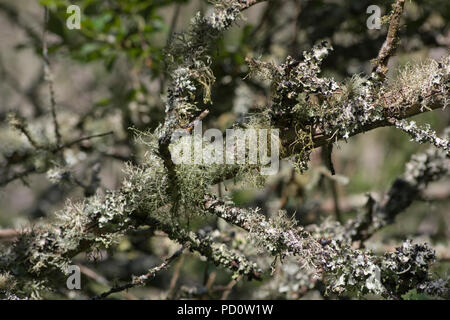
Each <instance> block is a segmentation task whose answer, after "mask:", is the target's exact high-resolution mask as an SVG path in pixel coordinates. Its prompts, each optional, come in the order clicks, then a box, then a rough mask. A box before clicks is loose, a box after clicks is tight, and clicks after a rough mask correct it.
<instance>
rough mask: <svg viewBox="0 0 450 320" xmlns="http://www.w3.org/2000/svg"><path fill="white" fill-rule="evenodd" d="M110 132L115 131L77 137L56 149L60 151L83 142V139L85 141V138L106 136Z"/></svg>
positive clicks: (110, 132)
mask: <svg viewBox="0 0 450 320" xmlns="http://www.w3.org/2000/svg"><path fill="white" fill-rule="evenodd" d="M110 134H114V132H113V131H108V132H105V133H99V134H94V135H91V136H86V137H81V138H77V139H75V140H72V141H70V142H67V143H65V144H63V145H59V146H58V147H57V148H56V149H55V151H59V150H61V149H65V148H69V147H71V146H73V145H74V144H77V143H80V142H83V141H85V140H90V139H93V138H100V137H104V136H107V135H110Z"/></svg>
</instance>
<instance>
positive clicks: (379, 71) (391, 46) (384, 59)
mask: <svg viewBox="0 0 450 320" xmlns="http://www.w3.org/2000/svg"><path fill="white" fill-rule="evenodd" d="M404 5H405V0H397V1H396V3H395V5H394V8H393V11H392V14H391V21H390V22H389V29H388V33H387V36H386V40H385V41H384V43H383V46H382V47H381V49H380V52H379V53H378V57H377V58H376V59H375V61H374V62H375V66H374V70H373V72H375V74H376V75H377V76H378V79H380V80H383V79H384V78H385V77H386V73H387V71H388V68H387V65H388V62H389V58H390V57H391V56H392V55H393V54H394V52H395V49H396V48H397V45H398V31H399V29H400V18H401V16H402V13H403V8H404Z"/></svg>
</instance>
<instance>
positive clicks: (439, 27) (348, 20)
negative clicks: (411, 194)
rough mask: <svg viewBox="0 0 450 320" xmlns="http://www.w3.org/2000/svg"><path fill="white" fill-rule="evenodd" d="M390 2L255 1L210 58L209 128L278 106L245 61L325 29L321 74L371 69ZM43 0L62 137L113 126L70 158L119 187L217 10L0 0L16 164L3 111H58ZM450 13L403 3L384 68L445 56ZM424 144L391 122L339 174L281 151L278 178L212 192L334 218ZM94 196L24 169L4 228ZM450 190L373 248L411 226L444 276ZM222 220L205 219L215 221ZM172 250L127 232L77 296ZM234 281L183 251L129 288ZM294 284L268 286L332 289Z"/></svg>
mask: <svg viewBox="0 0 450 320" xmlns="http://www.w3.org/2000/svg"><path fill="white" fill-rule="evenodd" d="M391 3H392V2H391V1H387V0H377V1H373V0H360V1H352V0H279V1H276V0H273V1H268V3H264V4H260V5H257V6H255V7H254V8H252V9H251V10H248V11H247V12H246V13H245V16H246V18H245V19H244V20H243V21H241V22H240V23H239V25H238V26H236V27H233V28H232V29H231V30H230V31H229V32H228V33H227V34H226V35H225V36H224V37H223V38H220V39H219V40H218V41H217V42H216V43H215V44H214V47H213V48H212V52H211V61H212V65H211V67H212V70H213V71H214V75H215V77H216V83H215V85H214V87H213V91H212V101H213V103H212V105H208V106H207V108H208V109H209V110H210V111H211V112H210V114H209V115H208V117H207V118H206V119H205V121H204V127H216V128H220V129H226V128H227V127H229V126H230V125H231V123H233V122H235V121H239V120H240V119H242V118H243V117H245V116H246V114H249V113H251V112H252V110H255V109H257V108H261V107H264V105H267V104H268V103H269V101H270V88H269V87H268V84H267V83H264V82H260V81H258V80H253V79H249V78H246V76H247V74H248V68H247V65H246V63H245V58H246V57H262V58H264V59H266V60H271V61H275V62H280V61H282V60H284V59H285V57H286V56H287V55H291V56H293V57H299V56H300V55H301V53H302V51H303V50H307V49H309V48H311V47H312V46H313V45H314V44H315V43H317V42H319V41H321V40H323V39H327V40H329V41H330V42H331V43H332V45H333V47H334V52H333V54H331V55H330V56H329V57H328V58H327V59H326V60H325V62H324V65H323V73H324V74H326V75H331V76H334V77H335V78H336V79H337V80H343V79H345V78H346V77H349V76H351V75H353V74H355V73H368V72H369V71H370V59H373V58H374V57H376V56H377V53H378V50H379V48H380V47H381V45H382V43H383V41H384V39H385V34H386V26H385V25H383V26H382V28H381V30H368V28H367V27H366V20H367V17H368V14H367V13H366V8H367V7H368V6H369V5H372V4H377V5H379V6H380V7H381V8H382V11H383V13H387V12H389V10H390V5H391ZM71 4H76V5H78V6H80V8H81V29H80V30H69V29H68V28H67V27H66V19H67V18H68V14H67V12H66V9H67V7H68V6H69V5H71ZM43 6H47V7H48V8H49V13H50V16H49V21H48V25H47V30H48V32H49V35H48V46H49V56H50V60H51V63H52V72H53V74H54V79H55V92H56V99H57V108H58V109H57V110H58V117H59V119H60V122H61V126H62V131H63V136H67V137H76V136H80V135H86V134H95V133H99V132H106V131H108V130H113V131H114V135H113V136H109V137H106V138H104V139H100V140H92V141H88V142H86V143H85V144H83V145H81V146H79V147H76V148H74V149H73V150H71V154H65V156H66V158H67V157H72V159H73V163H74V165H73V170H72V172H73V175H74V176H75V177H77V179H78V180H79V181H85V180H86V179H87V180H89V176H90V174H91V170H92V166H93V164H94V163H97V162H101V164H102V166H101V171H100V178H101V179H100V180H101V183H100V185H99V189H98V192H100V193H102V192H103V190H105V189H107V188H117V187H118V185H119V183H120V181H121V176H122V171H121V169H122V167H123V163H124V161H131V162H134V163H136V162H138V159H139V157H141V156H142V155H143V154H144V153H145V149H143V148H142V147H138V145H136V144H135V143H134V131H133V130H130V128H136V129H139V130H152V129H154V128H156V126H157V125H158V124H159V123H160V122H161V121H162V120H163V116H164V110H163V100H164V94H165V92H166V89H167V83H168V81H170V74H168V73H167V68H168V66H169V65H170V59H169V57H168V54H167V49H168V47H169V46H170V44H171V42H172V41H173V39H174V38H175V37H177V36H178V32H180V31H182V30H184V29H185V28H186V27H187V26H188V24H189V21H190V19H191V17H192V16H193V15H194V14H195V12H196V11H200V12H204V13H206V12H207V11H208V10H209V8H210V6H209V4H208V2H207V1H202V0H180V1H174V0H82V1H75V0H73V1H66V0H41V1H29V0H0V43H1V45H0V47H1V50H0V96H1V99H0V120H1V125H0V130H1V132H2V133H3V134H2V135H0V140H1V141H0V151H1V152H2V154H3V156H2V157H3V158H0V163H2V165H5V168H6V169H2V170H13V169H14V168H12V167H11V166H9V164H10V163H9V162H8V161H9V160H8V159H9V158H8V157H7V156H6V154H7V152H6V151H5V150H7V149H8V147H10V145H11V144H12V143H13V142H12V141H13V140H8V139H9V138H8V139H7V136H6V133H4V132H5V131H6V130H7V127H8V125H7V123H6V114H7V112H9V111H17V112H19V113H20V114H22V115H23V116H24V117H25V118H26V119H27V121H29V122H31V123H33V124H34V125H36V129H35V130H36V132H44V131H45V127H46V125H45V123H47V122H46V121H47V120H48V117H49V115H48V114H49V96H48V91H47V88H46V84H45V81H44V75H43V72H42V32H43V17H44V14H43ZM449 21H450V2H449V1H447V0H414V1H408V2H407V4H406V12H405V15H404V18H403V22H404V26H403V27H402V29H401V32H400V35H401V44H400V47H399V50H398V51H397V55H396V56H395V57H394V58H393V59H391V61H390V74H389V76H390V77H391V78H392V79H395V76H396V71H395V70H396V69H398V68H401V67H402V66H405V65H406V64H409V63H412V64H415V63H419V62H420V61H423V60H425V59H427V58H432V59H438V58H440V57H442V56H444V55H446V54H448V53H449V52H448V51H449V47H450V28H449ZM392 81H395V80H392ZM415 120H416V121H417V122H419V123H422V122H423V123H425V122H428V123H430V124H431V126H432V127H433V128H434V129H435V130H436V131H437V132H438V133H439V132H440V130H442V129H443V128H444V127H446V126H448V125H449V121H450V114H449V111H448V110H440V111H435V112H432V113H428V114H424V115H421V116H419V117H416V119H415ZM421 149H423V147H420V146H418V145H417V144H415V143H414V142H410V141H409V138H408V137H407V136H406V135H405V134H402V133H400V132H398V131H395V130H393V129H390V128H383V129H378V130H376V131H374V132H369V133H366V134H364V135H360V136H356V137H353V138H351V139H349V143H344V142H340V143H339V148H335V151H334V154H333V159H334V162H335V168H336V171H337V173H338V175H339V176H340V177H341V178H342V179H340V180H339V181H338V182H337V183H335V182H333V181H331V180H329V179H327V178H326V176H325V175H324V174H323V173H322V172H323V170H322V169H321V168H323V164H322V161H321V157H320V151H318V152H316V153H314V154H313V157H312V164H313V166H312V168H311V169H310V170H309V171H308V172H307V173H306V174H304V175H300V174H298V173H296V172H295V171H293V169H292V166H291V165H290V164H289V163H288V162H287V161H286V162H283V163H282V167H281V170H280V173H279V175H277V176H275V177H272V178H271V179H269V181H268V183H267V184H266V186H264V188H262V189H253V188H249V187H248V186H246V185H245V184H241V183H240V182H239V181H227V182H225V183H224V184H221V185H219V186H214V189H215V191H219V193H222V194H226V195H229V196H230V197H232V198H233V200H234V201H235V202H236V203H237V204H239V205H242V206H254V207H256V206H258V207H261V208H262V209H263V210H262V212H263V213H264V214H267V215H271V214H273V212H274V211H276V210H277V209H280V208H282V209H285V210H287V212H288V214H289V215H295V217H296V218H297V219H298V220H299V221H300V223H302V224H309V223H313V222H319V221H321V220H323V219H325V218H332V219H334V218H339V219H341V220H344V221H345V219H348V218H349V217H352V216H354V215H355V214H356V212H357V211H358V208H360V207H361V206H362V205H363V204H364V201H365V197H364V193H366V192H373V193H375V194H377V193H379V194H382V193H383V192H385V191H386V190H387V189H388V188H389V186H390V184H391V183H392V182H393V181H394V179H395V178H396V177H397V176H398V175H399V174H401V173H402V171H403V169H404V165H405V163H406V162H407V160H408V159H409V157H410V156H411V155H412V154H413V153H416V152H417V151H419V150H421ZM93 150H95V151H93ZM81 185H82V183H81ZM83 192H84V193H83ZM85 193H86V190H83V188H82V187H81V186H80V184H77V183H75V184H74V183H73V182H72V183H71V182H63V183H57V184H54V183H52V182H51V181H49V180H48V179H46V177H45V175H30V176H27V177H26V178H24V179H18V180H17V181H15V182H13V183H10V184H9V185H7V186H6V187H3V189H2V190H1V191H0V227H1V228H8V227H21V226H26V225H27V224H26V221H28V220H31V221H34V220H35V219H40V218H42V217H48V216H49V215H50V214H51V213H52V212H53V211H54V210H56V209H58V208H60V207H61V206H62V205H63V203H64V201H65V199H67V198H68V197H70V198H71V199H80V198H82V197H83V196H84V195H85ZM449 194H450V184H449V181H444V182H440V183H439V184H436V185H432V186H431V188H430V199H431V198H433V199H435V201H432V202H429V201H424V202H418V203H416V204H414V205H413V206H412V207H410V208H409V209H408V210H407V211H405V212H404V213H402V214H401V215H400V216H399V217H398V220H397V221H396V222H395V223H394V224H393V225H391V226H389V227H387V228H385V229H384V230H383V231H381V232H379V233H378V234H376V235H375V236H374V237H373V238H372V239H371V240H370V241H369V242H368V243H367V245H368V246H369V247H371V248H373V249H374V250H375V251H379V252H383V251H386V248H393V247H394V246H395V245H397V244H399V243H401V241H402V240H404V239H405V238H406V237H410V236H411V235H413V238H414V239H416V238H417V239H422V240H426V241H430V242H431V243H432V244H433V246H434V248H436V250H437V252H438V256H439V257H440V261H439V263H438V264H437V265H436V272H438V273H439V274H440V275H441V276H442V277H444V278H445V277H446V276H447V275H448V270H449V261H450V249H449V245H448V239H449V236H450V212H449V210H448V206H449V204H450V201H449ZM333 199H334V200H333ZM336 199H337V200H336ZM336 201H337V202H336ZM336 205H337V206H338V209H336ZM336 215H338V216H336ZM217 223H218V222H217V221H209V222H208V223H206V224H205V223H203V224H204V226H205V227H208V224H217ZM219 224H220V222H219ZM149 239H150V240H149ZM229 241H230V242H233V243H234V245H236V246H239V244H240V240H239V236H238V235H235V234H233V233H232V232H231V231H230V240H229ZM242 243H245V241H244V242H242ZM174 247H175V246H174V244H173V243H171V242H170V241H169V240H168V239H166V238H165V237H164V236H155V237H149V236H148V234H146V233H145V232H136V234H131V235H128V236H126V237H124V239H123V240H122V242H121V243H120V244H119V245H118V248H117V250H116V251H114V252H112V251H108V252H100V253H99V254H98V256H96V257H94V258H95V259H93V260H92V257H84V256H79V257H78V258H77V259H78V261H79V263H80V264H82V265H83V266H84V267H85V268H86V269H85V272H84V276H83V284H86V286H85V287H83V290H82V292H81V293H79V294H80V295H81V296H83V295H87V296H90V295H92V294H98V293H99V292H101V291H103V290H105V289H106V288H107V284H111V283H114V282H115V281H118V280H128V279H129V277H130V275H131V274H135V275H136V274H140V273H143V272H144V271H145V270H146V269H147V268H148V267H150V266H152V265H155V264H156V263H157V262H158V261H160V259H161V257H162V256H165V255H167V254H168V253H169V252H172V251H173V248H174ZM229 281H230V279H229V275H228V274H227V273H226V272H225V271H223V270H221V269H217V268H216V267H214V266H212V265H209V264H208V263H206V262H201V261H199V260H198V259H194V258H193V257H191V256H190V255H186V256H185V257H184V258H183V259H182V260H180V262H179V263H178V264H175V265H174V266H173V267H171V269H169V270H168V271H166V272H163V273H161V274H160V275H158V276H157V277H156V278H155V279H154V281H153V282H152V283H151V284H150V285H149V286H147V287H145V288H137V289H133V290H132V291H130V293H124V296H125V298H132V297H134V296H137V297H145V298H158V297H184V296H196V297H203V298H208V297H215V298H217V297H220V296H221V294H223V292H224V291H226V288H225V289H224V286H226V285H230V283H229ZM213 284H214V285H213ZM264 285H265V281H262V282H245V281H241V282H239V283H238V284H237V285H236V286H235V287H234V288H233V291H232V292H231V297H234V298H252V297H257V296H255V295H254V292H255V290H254V289H255V287H256V286H258V287H261V286H264ZM214 286H215V287H214ZM213 288H216V289H217V290H216V291H214V290H213ZM297 290H298V291H299V292H297V293H296V294H291V295H289V294H286V293H285V292H284V291H280V292H270V294H269V295H268V297H284V298H286V297H288V298H301V297H308V298H323V293H322V292H321V291H320V289H318V290H303V289H301V290H300V289H297ZM302 290H303V291H302ZM55 294H56V295H57V296H58V297H61V296H62V295H61V293H55ZM71 294H74V293H71ZM124 296H122V295H121V294H117V295H116V296H115V297H117V298H123V297H124ZM405 298H410V299H414V298H417V295H415V294H414V293H413V292H412V293H410V294H409V295H408V296H407V297H405Z"/></svg>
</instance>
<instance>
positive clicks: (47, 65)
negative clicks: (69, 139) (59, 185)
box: [42, 6, 61, 150]
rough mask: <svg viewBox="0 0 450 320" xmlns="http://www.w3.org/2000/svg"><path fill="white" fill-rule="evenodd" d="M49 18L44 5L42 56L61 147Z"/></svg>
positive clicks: (58, 141) (54, 124)
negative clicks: (48, 39)
mask: <svg viewBox="0 0 450 320" xmlns="http://www.w3.org/2000/svg"><path fill="white" fill-rule="evenodd" d="M48 19H49V11H48V7H47V6H44V34H43V36H42V56H43V58H44V77H45V80H46V81H47V82H48V88H49V92H50V107H51V113H52V118H53V126H54V129H55V137H56V145H57V146H58V147H59V146H60V144H61V133H60V132H59V124H58V120H57V119H56V100H55V90H54V87H53V75H52V73H51V70H50V59H49V58H48V48H47V23H48ZM58 150H60V149H58Z"/></svg>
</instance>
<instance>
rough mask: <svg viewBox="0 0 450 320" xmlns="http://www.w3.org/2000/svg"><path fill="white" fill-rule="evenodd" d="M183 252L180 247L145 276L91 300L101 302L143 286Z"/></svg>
mask: <svg viewBox="0 0 450 320" xmlns="http://www.w3.org/2000/svg"><path fill="white" fill-rule="evenodd" d="M183 251H184V247H182V248H181V249H179V250H178V251H176V252H175V253H174V254H173V255H172V256H170V257H169V258H167V259H166V260H164V262H163V263H162V264H160V265H159V266H156V267H154V268H152V269H150V270H149V271H148V272H147V273H146V274H143V275H141V276H139V277H137V278H135V279H133V280H132V281H131V282H129V283H127V284H124V285H122V286H117V287H113V288H111V289H110V290H109V291H106V292H103V293H102V294H100V295H98V296H95V297H94V298H92V300H101V299H104V298H106V297H108V296H109V295H111V294H113V293H116V292H121V291H124V290H128V289H130V288H133V287H136V286H140V285H145V284H146V283H147V282H148V281H149V280H150V279H151V278H153V277H154V276H155V275H156V273H158V272H159V271H161V270H164V269H167V267H168V266H169V265H170V263H171V262H173V261H174V260H175V259H176V258H178V257H179V256H181V254H182V253H183Z"/></svg>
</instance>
